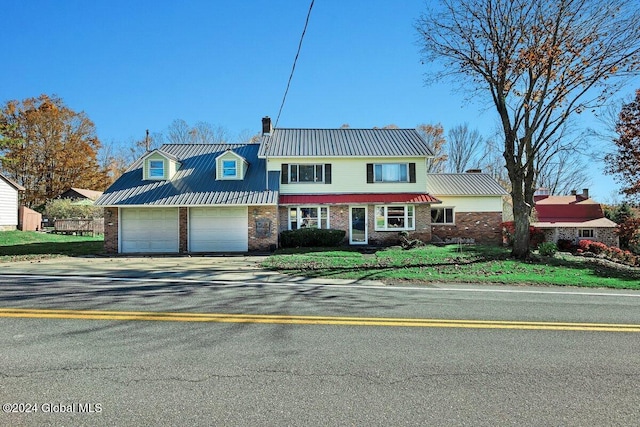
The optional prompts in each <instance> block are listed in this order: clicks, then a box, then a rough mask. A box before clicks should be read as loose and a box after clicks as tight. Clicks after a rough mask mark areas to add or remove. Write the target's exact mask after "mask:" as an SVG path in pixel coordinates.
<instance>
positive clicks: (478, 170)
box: [465, 169, 482, 173]
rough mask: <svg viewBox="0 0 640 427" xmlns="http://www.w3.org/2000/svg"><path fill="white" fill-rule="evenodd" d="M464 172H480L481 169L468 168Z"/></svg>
mask: <svg viewBox="0 0 640 427" xmlns="http://www.w3.org/2000/svg"><path fill="white" fill-rule="evenodd" d="M465 173H482V169H468V170H466V171H465Z"/></svg>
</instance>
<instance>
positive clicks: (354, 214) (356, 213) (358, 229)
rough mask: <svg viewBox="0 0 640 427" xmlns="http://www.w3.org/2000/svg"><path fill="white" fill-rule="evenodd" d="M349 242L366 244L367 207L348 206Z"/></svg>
mask: <svg viewBox="0 0 640 427" xmlns="http://www.w3.org/2000/svg"><path fill="white" fill-rule="evenodd" d="M349 224H351V226H350V227H349V244H351V245H366V244H367V207H366V206H351V207H349Z"/></svg>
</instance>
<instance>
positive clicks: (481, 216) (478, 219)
mask: <svg viewBox="0 0 640 427" xmlns="http://www.w3.org/2000/svg"><path fill="white" fill-rule="evenodd" d="M501 224H502V212H455V224H451V225H449V224H447V225H435V224H434V225H433V227H432V228H433V234H434V235H435V236H438V237H439V238H440V239H442V240H447V239H473V240H474V241H475V242H476V243H483V244H501V243H502V227H501Z"/></svg>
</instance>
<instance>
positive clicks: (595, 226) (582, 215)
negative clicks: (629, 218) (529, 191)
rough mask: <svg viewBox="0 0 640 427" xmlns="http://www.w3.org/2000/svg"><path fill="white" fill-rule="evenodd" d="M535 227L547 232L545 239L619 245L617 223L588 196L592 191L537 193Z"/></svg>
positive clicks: (535, 198)
mask: <svg viewBox="0 0 640 427" xmlns="http://www.w3.org/2000/svg"><path fill="white" fill-rule="evenodd" d="M534 201H535V211H536V214H537V221H535V222H533V223H532V224H531V225H533V226H534V227H536V228H539V229H541V230H542V231H543V232H544V234H545V240H547V241H551V242H557V241H558V240H561V239H564V240H569V241H571V242H572V243H574V244H576V243H578V241H580V240H593V241H598V242H602V243H605V244H606V245H608V246H616V247H617V246H619V239H618V236H617V235H616V233H615V230H616V227H617V224H616V223H615V222H613V221H611V220H609V219H607V218H605V216H604V212H603V210H602V206H601V205H600V204H599V203H597V202H595V201H594V200H592V199H590V198H589V190H588V189H584V190H582V194H577V192H575V191H573V192H572V194H571V195H570V196H550V195H547V194H537V195H535V196H534Z"/></svg>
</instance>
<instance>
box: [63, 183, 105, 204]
mask: <svg viewBox="0 0 640 427" xmlns="http://www.w3.org/2000/svg"><path fill="white" fill-rule="evenodd" d="M100 196H102V191H95V190H87V189H86V188H74V187H71V188H69V189H68V190H66V191H65V192H64V193H62V194H60V195H59V196H58V197H57V198H58V199H70V200H73V201H81V200H90V201H92V202H93V201H95V200H98V198H99V197H100Z"/></svg>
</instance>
